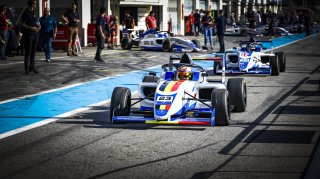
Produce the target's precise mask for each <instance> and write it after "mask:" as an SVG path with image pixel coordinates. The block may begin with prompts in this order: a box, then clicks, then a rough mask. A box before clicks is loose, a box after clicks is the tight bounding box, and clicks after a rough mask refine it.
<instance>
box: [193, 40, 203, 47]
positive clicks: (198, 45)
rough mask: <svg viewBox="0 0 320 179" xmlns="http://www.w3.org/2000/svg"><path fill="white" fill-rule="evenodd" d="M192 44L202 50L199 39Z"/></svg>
mask: <svg viewBox="0 0 320 179" xmlns="http://www.w3.org/2000/svg"><path fill="white" fill-rule="evenodd" d="M191 42H192V43H194V44H195V45H196V46H197V47H198V48H201V43H200V41H199V40H198V39H193V40H191Z"/></svg>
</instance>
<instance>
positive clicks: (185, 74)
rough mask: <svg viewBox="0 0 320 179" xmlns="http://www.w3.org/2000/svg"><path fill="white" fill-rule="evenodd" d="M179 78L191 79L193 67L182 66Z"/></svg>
mask: <svg viewBox="0 0 320 179" xmlns="http://www.w3.org/2000/svg"><path fill="white" fill-rule="evenodd" d="M178 78H179V79H180V80H191V78H192V69H191V67H182V68H180V69H179V70H178Z"/></svg>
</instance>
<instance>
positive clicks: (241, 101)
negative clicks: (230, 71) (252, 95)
mask: <svg viewBox="0 0 320 179" xmlns="http://www.w3.org/2000/svg"><path fill="white" fill-rule="evenodd" d="M227 89H228V92H229V100H230V105H233V106H234V108H233V110H232V111H234V112H244V111H245V110H246V107H247V85H246V82H245V80H244V79H243V78H230V79H229V80H228V84H227Z"/></svg>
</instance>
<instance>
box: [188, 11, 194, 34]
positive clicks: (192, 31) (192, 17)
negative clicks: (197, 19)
mask: <svg viewBox="0 0 320 179" xmlns="http://www.w3.org/2000/svg"><path fill="white" fill-rule="evenodd" d="M193 14H194V11H191V13H190V15H189V17H188V18H189V23H190V25H191V33H194V16H193Z"/></svg>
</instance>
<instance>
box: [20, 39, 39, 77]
mask: <svg viewBox="0 0 320 179" xmlns="http://www.w3.org/2000/svg"><path fill="white" fill-rule="evenodd" d="M23 36H25V37H24V38H25V39H24V69H25V71H30V70H34V58H35V55H36V48H37V43H38V36H37V35H30V34H25V35H23Z"/></svg>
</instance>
